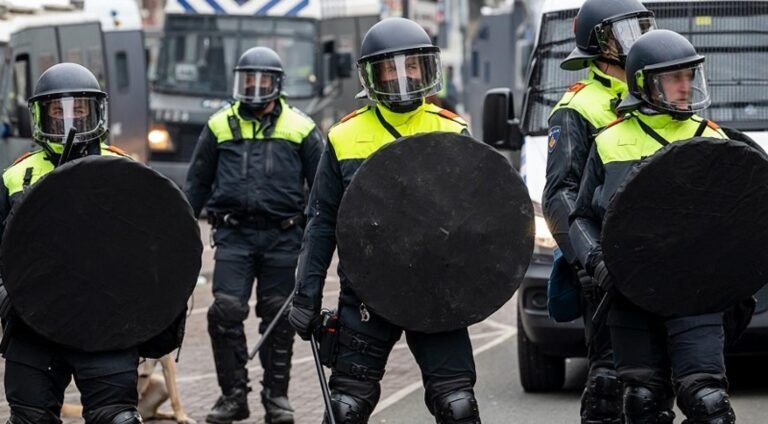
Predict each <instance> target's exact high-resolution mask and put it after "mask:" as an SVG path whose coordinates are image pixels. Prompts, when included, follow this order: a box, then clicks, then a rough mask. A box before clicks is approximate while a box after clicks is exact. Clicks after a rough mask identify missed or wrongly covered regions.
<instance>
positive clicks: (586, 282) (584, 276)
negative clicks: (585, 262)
mask: <svg viewBox="0 0 768 424" xmlns="http://www.w3.org/2000/svg"><path fill="white" fill-rule="evenodd" d="M576 277H577V278H578V279H579V285H580V286H581V288H582V290H584V291H591V290H594V289H595V287H596V285H595V280H594V279H593V278H592V276H591V275H589V273H587V271H586V270H584V269H581V268H579V270H578V271H576Z"/></svg>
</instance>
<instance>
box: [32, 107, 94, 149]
mask: <svg viewBox="0 0 768 424" xmlns="http://www.w3.org/2000/svg"><path fill="white" fill-rule="evenodd" d="M30 112H31V114H32V122H33V125H34V130H35V135H36V136H37V137H42V138H46V139H49V140H51V141H54V142H60V143H61V142H64V141H65V140H66V138H67V135H68V134H69V132H70V129H74V130H75V142H87V141H91V140H93V139H96V138H99V137H101V136H102V135H103V134H104V133H106V129H107V101H106V98H104V97H101V96H95V97H58V98H47V99H40V100H35V101H33V102H31V103H30Z"/></svg>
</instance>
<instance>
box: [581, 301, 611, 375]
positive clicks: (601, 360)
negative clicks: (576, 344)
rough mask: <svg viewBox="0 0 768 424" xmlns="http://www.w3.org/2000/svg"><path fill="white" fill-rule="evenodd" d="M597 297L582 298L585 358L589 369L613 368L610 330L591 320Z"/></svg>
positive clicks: (596, 304)
mask: <svg viewBox="0 0 768 424" xmlns="http://www.w3.org/2000/svg"><path fill="white" fill-rule="evenodd" d="M598 300H599V299H592V298H589V297H588V296H585V298H584V303H583V304H584V308H583V310H584V336H585V339H586V342H587V360H588V361H589V367H590V369H593V368H598V367H604V368H613V367H614V365H613V346H611V331H610V328H608V326H607V325H599V323H596V322H594V321H592V316H593V315H594V314H595V310H596V309H597V306H598Z"/></svg>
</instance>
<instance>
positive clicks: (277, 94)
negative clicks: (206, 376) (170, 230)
mask: <svg viewBox="0 0 768 424" xmlns="http://www.w3.org/2000/svg"><path fill="white" fill-rule="evenodd" d="M234 73H235V81H234V89H233V97H234V100H235V101H234V103H233V104H232V105H231V106H228V107H226V108H224V109H222V110H220V111H219V112H217V113H216V114H214V115H213V116H212V117H211V119H210V120H209V121H208V125H206V127H205V128H204V129H203V131H202V133H201V134H200V138H199V140H198V142H197V146H196V148H195V152H194V154H193V157H192V162H191V167H190V169H189V174H188V175H187V187H186V194H187V197H188V199H189V201H190V203H191V205H192V208H193V209H194V212H195V214H196V215H199V214H200V212H201V210H202V209H203V207H205V208H206V209H207V212H208V217H209V220H210V222H211V223H212V225H213V228H214V231H215V232H214V234H213V240H214V243H215V246H216V253H215V256H214V259H215V261H216V265H215V268H214V273H213V294H214V302H213V304H212V305H211V306H210V309H209V310H208V332H209V334H210V336H211V344H212V347H213V356H214V361H215V362H216V373H217V375H218V381H219V386H221V391H222V395H221V397H220V398H219V399H218V401H217V402H216V404H215V405H214V406H213V408H212V410H211V412H210V413H209V414H208V416H207V418H206V420H207V421H208V422H211V423H229V422H232V421H233V420H242V419H245V418H247V417H248V416H249V414H250V412H249V410H248V402H247V399H246V394H247V393H248V391H249V390H250V388H249V386H248V375H247V370H246V367H245V365H246V362H247V360H248V355H247V347H246V340H245V333H244V330H243V328H244V327H243V321H244V320H245V319H246V317H247V316H248V309H249V308H248V299H249V298H250V296H251V289H252V287H253V285H254V279H256V280H257V285H256V315H257V316H258V317H260V318H261V324H260V325H259V332H260V333H263V332H264V331H265V329H266V328H267V326H268V325H269V324H270V322H272V320H275V319H280V320H281V321H280V322H279V323H278V324H277V326H276V327H275V328H274V331H273V332H272V333H271V334H270V335H269V337H268V338H267V339H266V341H265V343H264V344H263V345H262V347H261V349H260V351H259V359H260V360H261V365H262V367H263V369H264V376H263V381H262V385H263V389H262V391H261V399H262V403H263V404H264V408H265V410H266V421H267V422H269V423H292V422H293V409H292V408H291V406H290V404H289V402H288V382H289V378H290V368H291V356H292V353H293V337H294V330H293V328H292V327H291V326H290V324H289V323H288V321H287V320H285V319H282V318H281V317H278V316H277V314H278V311H279V310H280V307H281V306H282V305H283V304H284V303H285V302H286V300H287V298H288V297H289V296H290V294H291V291H292V290H293V285H294V273H295V268H296V260H297V256H298V252H299V247H300V244H301V235H302V231H303V227H304V213H303V211H304V205H305V181H306V183H307V184H309V186H310V187H311V186H312V184H313V181H314V176H315V170H316V169H317V163H318V161H319V159H320V154H321V152H322V148H323V144H324V141H323V136H322V133H321V132H320V131H319V129H318V128H317V126H316V125H315V123H314V122H313V121H312V120H311V119H310V118H309V117H307V116H306V115H304V114H303V113H302V112H301V111H299V110H298V109H296V108H294V107H292V106H290V105H289V104H288V102H287V101H286V100H285V99H284V98H283V97H281V90H282V86H283V80H284V78H285V72H284V70H283V65H282V62H281V60H280V57H279V56H278V55H277V53H275V52H274V51H273V50H271V49H269V48H267V47H254V48H251V49H249V50H247V51H246V52H245V53H243V55H242V56H241V57H240V59H239V60H238V62H237V66H236V67H235V70H234Z"/></svg>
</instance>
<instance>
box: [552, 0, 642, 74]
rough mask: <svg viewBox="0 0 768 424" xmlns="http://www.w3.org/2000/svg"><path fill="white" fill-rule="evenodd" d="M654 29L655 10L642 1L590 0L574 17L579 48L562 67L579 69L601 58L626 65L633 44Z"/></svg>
mask: <svg viewBox="0 0 768 424" xmlns="http://www.w3.org/2000/svg"><path fill="white" fill-rule="evenodd" d="M655 28H656V21H655V20H654V18H653V12H651V11H649V10H648V9H646V8H645V6H643V4H642V3H640V0H587V1H585V2H584V4H583V5H582V6H581V8H580V9H579V13H578V14H577V15H576V18H574V20H573V32H574V34H575V36H576V48H574V49H573V51H572V52H571V54H570V55H568V57H566V58H565V60H563V61H562V62H561V63H560V67H561V68H563V69H565V70H567V71H576V70H579V69H582V68H586V67H587V66H589V62H590V61H592V60H595V59H598V58H600V59H601V60H604V61H606V62H609V63H613V64H616V65H619V66H621V67H624V60H625V59H626V57H627V52H628V51H629V48H630V47H632V43H634V42H635V40H637V39H638V38H639V37H640V36H641V35H643V34H644V33H646V32H648V31H650V30H652V29H655Z"/></svg>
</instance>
